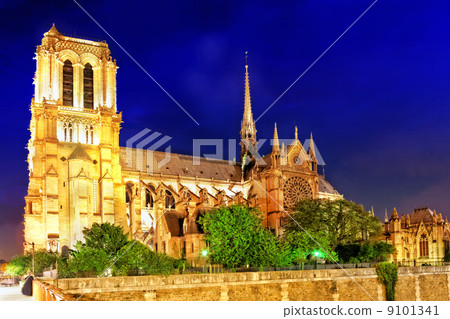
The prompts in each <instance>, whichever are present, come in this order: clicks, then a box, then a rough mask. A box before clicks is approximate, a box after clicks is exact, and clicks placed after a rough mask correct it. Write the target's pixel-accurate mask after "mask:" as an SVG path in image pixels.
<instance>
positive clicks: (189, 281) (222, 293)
mask: <svg viewBox="0 0 450 319" xmlns="http://www.w3.org/2000/svg"><path fill="white" fill-rule="evenodd" d="M41 280H42V281H45V282H46V283H48V284H50V285H53V286H55V287H57V288H58V289H60V290H61V291H62V292H63V293H64V294H65V295H67V296H71V297H73V298H74V299H78V298H79V297H80V296H81V298H80V300H148V301H158V300H161V301H162V300H181V301H191V300H192V301H194V300H212V301H226V300H250V301H252V300H272V301H277V300H283V301H313V300H329V301H340V300H342V301H345V300H352V301H362V300H372V298H373V300H386V296H385V290H384V286H383V285H381V284H380V283H379V281H378V280H377V275H376V271H375V268H368V269H346V270H345V271H344V270H342V269H330V270H303V271H301V270H299V271H272V272H247V273H221V274H191V275H171V276H134V277H131V276H130V277H106V278H73V279H59V280H58V281H57V282H56V280H52V279H41ZM396 300H399V301H402V300H405V301H406V300H424V301H425V300H433V301H435V300H450V266H440V267H439V266H438V267H400V268H399V276H398V282H397V286H396Z"/></svg>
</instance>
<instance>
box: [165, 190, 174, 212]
mask: <svg viewBox="0 0 450 319" xmlns="http://www.w3.org/2000/svg"><path fill="white" fill-rule="evenodd" d="M166 208H167V209H175V198H174V197H173V195H172V193H171V192H169V191H168V190H166Z"/></svg>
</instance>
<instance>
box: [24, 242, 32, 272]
mask: <svg viewBox="0 0 450 319" xmlns="http://www.w3.org/2000/svg"><path fill="white" fill-rule="evenodd" d="M25 245H31V247H32V248H33V249H32V255H31V256H32V258H31V272H32V274H33V277H34V242H32V243H29V242H27V241H26V242H25Z"/></svg>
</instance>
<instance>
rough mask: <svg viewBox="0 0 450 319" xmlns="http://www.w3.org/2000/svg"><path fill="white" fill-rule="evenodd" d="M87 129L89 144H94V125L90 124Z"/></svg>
mask: <svg viewBox="0 0 450 319" xmlns="http://www.w3.org/2000/svg"><path fill="white" fill-rule="evenodd" d="M89 129H90V131H91V144H94V127H93V126H92V125H91V127H90V128H89Z"/></svg>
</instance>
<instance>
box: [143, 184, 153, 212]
mask: <svg viewBox="0 0 450 319" xmlns="http://www.w3.org/2000/svg"><path fill="white" fill-rule="evenodd" d="M145 207H148V208H153V197H152V194H150V191H149V190H148V189H146V190H145Z"/></svg>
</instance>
